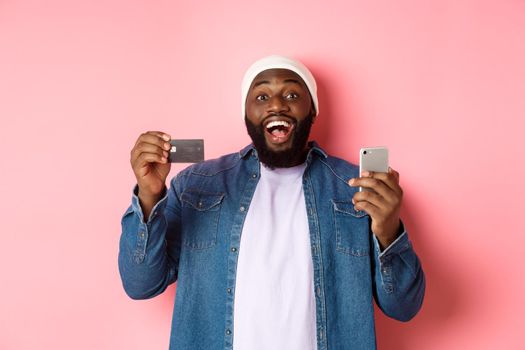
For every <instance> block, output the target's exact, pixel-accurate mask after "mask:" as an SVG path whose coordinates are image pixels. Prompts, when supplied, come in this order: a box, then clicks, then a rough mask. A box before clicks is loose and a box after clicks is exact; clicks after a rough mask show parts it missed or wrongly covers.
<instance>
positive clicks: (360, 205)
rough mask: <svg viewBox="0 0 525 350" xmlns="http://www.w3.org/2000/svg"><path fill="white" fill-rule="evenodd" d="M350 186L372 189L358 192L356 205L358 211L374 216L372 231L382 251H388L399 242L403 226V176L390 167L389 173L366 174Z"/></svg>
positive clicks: (355, 200) (351, 181) (355, 179)
mask: <svg viewBox="0 0 525 350" xmlns="http://www.w3.org/2000/svg"><path fill="white" fill-rule="evenodd" d="M348 184H349V185H350V186H352V187H357V186H361V187H365V188H366V189H368V191H361V192H356V193H355V194H354V197H353V198H352V203H353V204H354V208H355V210H363V211H364V212H366V213H367V214H368V215H370V217H371V218H372V232H373V233H374V235H376V237H377V239H378V240H379V243H380V244H381V249H385V248H386V247H388V246H389V245H390V244H391V243H392V242H394V241H395V240H396V238H397V235H398V233H399V232H398V231H399V228H400V225H401V221H400V219H399V210H400V209H401V200H402V198H403V190H402V189H401V187H400V186H399V173H398V172H397V171H395V170H394V169H392V168H390V167H389V168H388V172H387V173H379V172H372V171H364V172H363V173H362V174H361V177H358V178H354V179H350V181H348ZM370 190H371V191H370Z"/></svg>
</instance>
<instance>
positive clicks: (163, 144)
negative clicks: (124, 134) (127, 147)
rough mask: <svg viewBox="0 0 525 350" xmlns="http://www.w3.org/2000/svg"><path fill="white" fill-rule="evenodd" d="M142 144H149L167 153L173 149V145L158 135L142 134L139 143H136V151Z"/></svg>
mask: <svg viewBox="0 0 525 350" xmlns="http://www.w3.org/2000/svg"><path fill="white" fill-rule="evenodd" d="M141 143H149V144H152V145H156V146H158V147H160V148H162V149H164V150H166V151H169V150H170V148H171V144H170V143H169V142H167V141H164V139H163V138H162V137H160V136H158V135H153V134H147V133H146V134H142V135H140V137H139V138H138V140H137V142H136V143H135V147H133V148H134V149H135V148H137V147H138V146H139V145H140V144H141Z"/></svg>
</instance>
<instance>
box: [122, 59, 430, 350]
mask: <svg viewBox="0 0 525 350" xmlns="http://www.w3.org/2000/svg"><path fill="white" fill-rule="evenodd" d="M318 114H319V105H318V99H317V87H316V82H315V79H314V77H313V75H312V74H311V72H310V71H309V70H308V68H306V67H305V66H304V65H303V64H302V63H300V62H299V61H296V60H293V59H290V58H287V57H282V56H269V57H265V58H262V59H261V60H259V61H257V62H255V63H254V64H253V65H252V66H251V67H250V68H249V69H248V70H247V72H246V74H245V76H244V79H243V82H242V116H243V119H244V120H245V123H246V127H247V130H248V134H249V135H250V137H251V139H252V141H253V143H252V144H250V145H249V146H247V147H245V148H244V149H242V150H241V151H240V152H237V153H233V154H229V155H225V156H222V157H220V158H218V159H214V160H208V161H204V162H200V163H197V164H194V165H192V166H190V167H188V168H186V169H185V170H183V171H181V172H180V173H178V174H177V175H176V176H175V177H174V178H173V179H172V180H171V183H170V187H169V188H167V187H166V185H165V181H166V178H167V176H168V174H169V170H170V164H169V163H168V160H167V158H168V151H169V149H170V147H171V146H170V143H169V141H170V139H171V137H170V136H169V135H168V134H166V133H164V132H160V131H155V132H153V131H152V132H146V133H144V134H142V135H140V137H139V138H138V140H137V142H136V143H135V145H134V147H133V149H132V151H131V165H132V168H133V171H134V174H135V176H136V178H137V185H136V187H135V189H134V192H133V196H132V203H131V206H130V207H129V208H128V210H127V211H126V212H125V214H124V216H123V218H122V235H121V240H120V251H119V270H120V274H121V278H122V282H123V286H124V289H125V291H126V293H127V294H128V295H129V296H130V297H131V298H133V299H147V298H152V297H154V296H156V295H158V294H160V293H162V292H163V291H164V290H165V289H166V287H167V286H168V285H170V284H171V283H174V282H175V281H177V290H176V298H175V307H174V311H173V321H172V331H171V338H170V349H197V350H199V349H202V350H213V349H225V350H231V349H233V350H258V349H286V350H293V349H297V350H314V349H318V350H322V349H334V350H345V349H375V347H376V341H375V340H376V339H375V332H374V314H373V313H374V309H373V300H375V302H376V303H377V305H378V306H379V308H380V309H381V310H382V311H383V312H384V313H385V314H386V315H388V316H390V317H392V318H395V319H397V320H401V321H408V320H410V319H411V318H412V317H414V315H415V314H416V313H417V312H418V311H419V309H420V307H421V304H422V302H423V296H424V291H425V277H424V273H423V270H422V268H421V264H420V262H419V259H418V257H417V255H416V253H415V252H414V250H413V248H412V245H411V243H410V241H409V239H408V234H407V232H406V231H405V228H404V226H403V223H402V221H401V219H400V217H399V211H400V207H401V201H402V189H401V187H400V185H399V174H398V173H397V172H396V171H395V170H393V169H389V171H388V172H387V173H372V172H365V173H363V174H359V170H358V169H359V168H358V166H356V165H354V164H351V163H349V162H347V161H345V160H342V159H339V158H335V157H332V156H330V155H328V154H327V153H326V152H325V151H323V149H322V148H321V147H320V146H319V145H318V144H316V143H315V142H308V138H309V134H310V129H311V127H312V124H313V123H314V121H315V119H316V117H317V116H318ZM359 187H365V188H367V189H370V190H371V191H361V192H360V191H358V188H359Z"/></svg>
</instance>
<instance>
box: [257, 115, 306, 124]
mask: <svg viewBox="0 0 525 350" xmlns="http://www.w3.org/2000/svg"><path fill="white" fill-rule="evenodd" d="M270 118H283V119H288V120H289V121H292V122H294V123H297V119H296V118H294V117H291V116H289V115H288V114H284V113H270V114H268V115H267V116H265V117H264V119H263V120H262V121H261V125H264V124H266V121H267V120H268V119H270Z"/></svg>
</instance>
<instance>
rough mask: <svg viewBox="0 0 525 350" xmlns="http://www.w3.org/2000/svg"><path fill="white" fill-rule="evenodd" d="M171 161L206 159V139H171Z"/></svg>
mask: <svg viewBox="0 0 525 350" xmlns="http://www.w3.org/2000/svg"><path fill="white" fill-rule="evenodd" d="M170 144H171V149H170V154H169V156H168V161H169V162H170V163H197V162H200V161H203V160H204V140H202V139H194V140H171V141H170Z"/></svg>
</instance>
